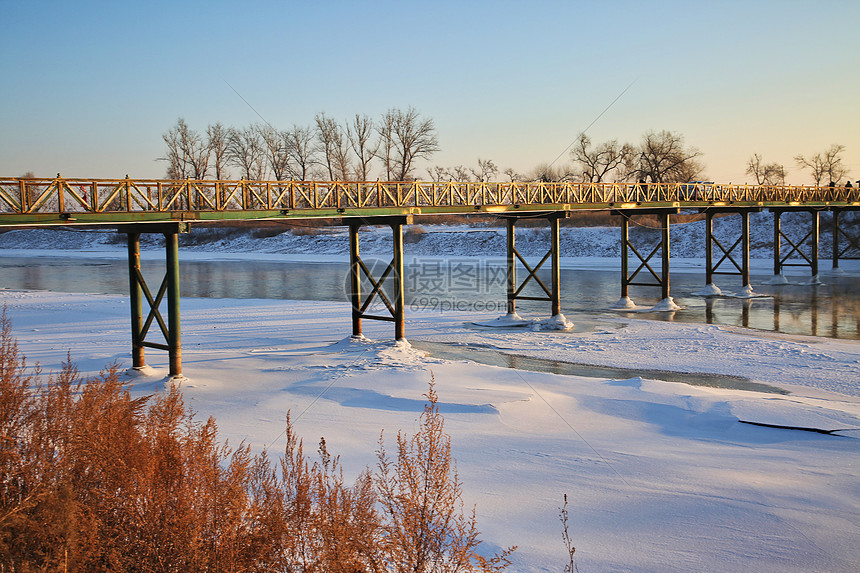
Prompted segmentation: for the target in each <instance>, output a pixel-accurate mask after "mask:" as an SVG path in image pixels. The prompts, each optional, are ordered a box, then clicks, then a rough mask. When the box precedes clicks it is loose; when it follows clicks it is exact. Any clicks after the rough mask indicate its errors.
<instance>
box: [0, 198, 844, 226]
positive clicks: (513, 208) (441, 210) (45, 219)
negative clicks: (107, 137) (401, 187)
mask: <svg viewBox="0 0 860 573" xmlns="http://www.w3.org/2000/svg"><path fill="white" fill-rule="evenodd" d="M724 207H730V208H733V209H737V208H750V209H761V208H770V209H781V210H807V209H811V208H814V209H827V208H840V207H860V203H857V202H854V203H851V202H833V201H827V202H823V201H815V202H805V203H796V202H777V201H758V202H741V201H734V202H702V201H695V202H692V201H690V202H678V201H673V202H649V203H645V202H643V203H543V204H533V205H474V206H464V205H454V206H419V207H363V208H352V209H350V208H345V209H268V210H265V209H263V210H229V211H228V210H223V211H131V212H116V211H114V212H100V213H92V212H80V213H65V214H61V213H23V214H21V213H0V226H6V227H20V226H69V225H72V226H74V225H121V224H131V223H145V224H149V223H191V222H218V221H224V222H227V221H248V220H290V219H334V218H343V217H363V218H369V217H394V216H409V215H457V214H461V215H465V214H477V213H483V214H500V215H503V214H508V215H513V214H516V213H529V214H534V213H536V212H543V211H605V210H624V211H627V210H630V211H634V212H635V211H639V212H642V211H645V210H649V209H696V208H724Z"/></svg>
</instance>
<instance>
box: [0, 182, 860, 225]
mask: <svg viewBox="0 0 860 573" xmlns="http://www.w3.org/2000/svg"><path fill="white" fill-rule="evenodd" d="M721 206H733V207H745V206H748V207H777V208H778V207H785V208H792V207H795V208H797V207H800V208H803V207H809V208H829V207H860V188H853V187H813V186H772V185H720V184H692V183H648V184H645V183H577V182H559V183H556V182H551V183H547V182H507V183H485V182H453V181H452V182H421V181H412V182H380V181H373V182H354V181H348V182H344V181H245V180H240V181H215V180H179V181H171V180H157V179H130V178H128V177H126V178H125V179H66V178H62V177H57V178H54V179H37V178H16V177H12V178H9V177H7V178H0V226H19V225H82V224H123V223H146V222H152V223H155V222H175V221H219V220H222V221H226V220H237V219H307V218H332V217H350V216H352V217H375V216H389V215H418V214H457V213H461V214H462V213H476V212H488V213H504V212H523V211H570V210H600V209H654V208H679V207H680V208H696V207H721Z"/></svg>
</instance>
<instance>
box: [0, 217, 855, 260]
mask: <svg viewBox="0 0 860 573" xmlns="http://www.w3.org/2000/svg"><path fill="white" fill-rule="evenodd" d="M847 217H848V216H847V215H846V218H847ZM828 219H829V215H826V214H825V215H822V221H823V222H826V221H827V220H828ZM809 226H810V215H809V214H807V213H788V214H785V215H783V222H782V228H783V231H784V232H785V233H786V234H788V235H789V236H791V237H795V239H794V240H795V241H799V240H800V239H802V238H803V237H804V236H805V234H806V233H807V232H808V230H809ZM422 230H423V231H425V232H418V233H412V235H411V236H410V232H409V228H407V238H406V246H405V250H406V254H407V255H413V256H441V255H455V256H488V257H489V256H492V257H503V256H504V255H505V252H506V250H505V249H506V247H505V229H504V228H503V227H468V226H446V225H426V226H424V227H422ZM714 235H715V236H716V237H717V238H718V239H719V240H720V241H721V242H722V243H723V244H724V245H726V246H731V245H732V244H733V243H734V242H735V241H736V240H737V238H738V237H739V236H740V217H738V216H731V217H718V218H715V219H714ZM206 236H208V237H209V238H210V239H215V240H211V241H207V242H204V238H205V237H206ZM620 236H621V235H620V231H619V229H618V228H605V227H578V228H574V227H562V229H561V256H562V257H605V258H617V257H618V256H619V254H620V252H621V251H620ZM631 236H632V238H633V240H634V241H637V244H640V243H639V242H640V241H641V242H642V244H651V243H653V244H656V242H657V241H658V240H659V231H657V230H655V229H652V228H648V227H644V226H641V225H639V226H637V225H636V224H633V225H632V226H631ZM219 237H221V238H220V239H219ZM704 237H705V223H704V221H698V222H694V223H687V224H673V225H672V227H671V247H670V248H671V252H672V256H673V257H680V258H700V259H701V258H703V257H704V255H705V238H704ZM158 240H159V238H158V236H147V235H144V236H143V237H142V243H143V246H144V248H145V247H147V246H150V247H152V246H154V245H155V243H157V242H158ZM516 240H517V248H518V250H519V251H520V252H521V253H522V254H523V255H525V256H537V257H540V256H542V255H543V254H544V253H546V251H547V249H548V244H549V234H548V231H547V230H546V229H541V228H518V229H517V239H516ZM180 244H181V247H182V251H183V252H211V253H220V254H224V253H288V254H313V255H347V254H348V252H349V251H348V249H349V240H348V237H347V231H346V229H345V228H343V227H330V228H324V229H321V230H320V231H319V232H316V233H301V234H293V233H292V232H283V233H281V234H278V235H275V236H271V237H269V236H262V237H257V236H255V233H253V232H245V233H237V232H219V231H218V230H217V229H216V230H211V229H201V228H195V229H194V230H193V231H192V236H191V237H185V236H183V237H181V243H180ZM830 245H831V234H830V233H829V232H822V233H821V240H820V247H819V248H820V252H821V254H822V257H826V256H829V254H830ZM124 248H125V247H124V238H123V236H121V235H120V236H118V235H117V234H116V233H114V232H113V231H105V230H97V229H86V228H82V227H76V228H74V229H69V230H58V229H27V230H14V231H7V232H5V233H0V253H2V251H3V250H11V249H35V250H39V249H44V250H75V251H90V252H92V251H115V252H124ZM361 249H362V252H363V253H367V254H384V253H388V252H390V250H391V231H390V229H388V228H373V227H364V228H362V234H361ZM750 254H751V256H752V257H753V258H758V259H771V258H772V257H773V215H772V214H770V213H768V212H762V213H753V214H751V215H750ZM853 255H854V256H857V255H860V253H853Z"/></svg>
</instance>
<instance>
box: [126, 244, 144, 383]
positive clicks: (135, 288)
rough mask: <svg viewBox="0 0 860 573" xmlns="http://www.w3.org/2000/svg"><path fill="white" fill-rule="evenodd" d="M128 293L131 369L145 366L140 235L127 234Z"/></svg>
mask: <svg viewBox="0 0 860 573" xmlns="http://www.w3.org/2000/svg"><path fill="white" fill-rule="evenodd" d="M127 237H128V291H129V302H130V303H131V359H132V367H133V368H136V369H141V368H143V367H144V366H146V362H145V358H144V347H143V332H142V330H143V296H142V292H141V288H140V281H139V280H138V276H140V233H128V235H127Z"/></svg>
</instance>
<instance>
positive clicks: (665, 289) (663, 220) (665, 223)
mask: <svg viewBox="0 0 860 573" xmlns="http://www.w3.org/2000/svg"><path fill="white" fill-rule="evenodd" d="M660 226H661V227H662V229H661V231H662V240H663V247H662V249H661V250H662V251H663V252H662V253H661V254H662V256H663V262H662V268H661V269H660V274H661V275H662V279H663V280H662V281H661V286H662V289H661V292H662V295H663V296H662V300H667V299H668V298H669V258H670V254H669V212H668V211H667V212H664V213H660Z"/></svg>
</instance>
